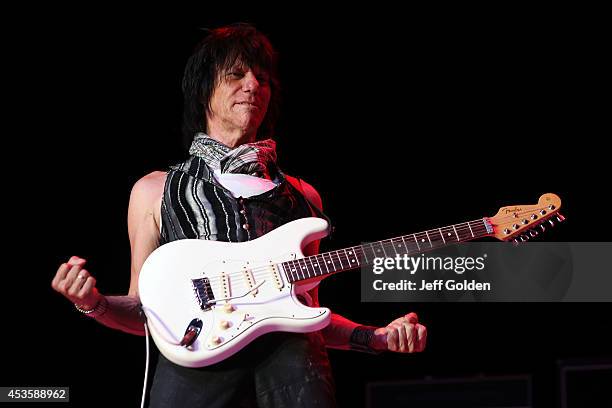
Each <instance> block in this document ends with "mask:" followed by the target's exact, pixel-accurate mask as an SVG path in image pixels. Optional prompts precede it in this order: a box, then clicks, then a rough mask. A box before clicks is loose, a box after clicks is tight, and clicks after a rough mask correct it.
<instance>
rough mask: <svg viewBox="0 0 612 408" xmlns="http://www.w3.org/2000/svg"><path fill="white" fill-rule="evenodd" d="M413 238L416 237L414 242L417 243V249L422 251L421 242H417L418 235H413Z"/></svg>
mask: <svg viewBox="0 0 612 408" xmlns="http://www.w3.org/2000/svg"><path fill="white" fill-rule="evenodd" d="M412 236H413V237H414V242H416V245H417V249H418V250H419V251H420V250H421V247H420V246H419V241H418V240H417V237H416V235H415V234H412Z"/></svg>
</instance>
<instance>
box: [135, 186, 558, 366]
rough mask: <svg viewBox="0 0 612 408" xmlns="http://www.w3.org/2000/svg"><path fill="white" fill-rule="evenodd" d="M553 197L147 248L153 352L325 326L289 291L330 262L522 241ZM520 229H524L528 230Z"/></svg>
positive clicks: (184, 356)
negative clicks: (385, 233)
mask: <svg viewBox="0 0 612 408" xmlns="http://www.w3.org/2000/svg"><path fill="white" fill-rule="evenodd" d="M560 206H561V200H560V199H559V197H558V196H556V195H555V194H544V195H542V196H541V197H540V199H539V201H538V204H536V205H515V206H509V207H502V208H501V209H500V210H499V212H498V213H497V215H496V216H494V217H490V218H489V217H485V218H482V219H478V220H475V221H469V222H465V223H461V224H455V225H451V226H448V227H442V228H436V229H432V230H428V231H424V232H420V233H415V234H410V235H405V236H401V237H397V238H393V239H387V240H384V241H378V242H373V243H370V244H365V245H360V246H355V247H351V248H346V249H340V250H337V251H331V252H326V253H323V254H319V255H313V256H309V257H304V255H303V253H302V250H303V248H304V247H305V246H306V245H307V244H308V243H310V242H312V241H314V240H317V239H321V238H323V237H324V236H326V235H327V229H328V224H327V222H326V221H325V220H323V219H320V218H302V219H299V220H295V221H292V222H290V223H287V224H285V225H283V226H281V227H279V228H277V229H275V230H273V231H271V232H270V233H268V234H266V235H264V236H262V237H259V238H257V239H255V240H252V241H248V242H241V243H227V242H219V241H206V240H198V239H184V240H178V241H173V242H170V243H168V244H166V245H163V246H161V247H159V248H157V249H156V250H155V251H153V252H152V253H151V255H149V257H148V258H147V260H146V261H145V263H144V265H143V267H142V270H141V272H140V279H139V291H140V300H141V302H142V308H143V311H144V313H145V315H146V317H147V325H148V327H149V330H150V333H151V336H152V337H153V340H154V341H155V344H156V345H157V347H158V348H159V350H160V351H161V353H162V354H163V355H164V356H165V357H166V358H168V359H169V360H170V361H172V362H174V363H176V364H179V365H181V366H185V367H203V366H207V365H211V364H214V363H217V362H219V361H221V360H224V359H226V358H228V357H229V356H231V355H233V354H235V353H236V352H238V351H239V350H240V349H242V348H243V347H245V346H246V345H247V344H249V343H250V342H251V341H253V340H254V339H256V338H257V337H259V336H261V335H263V334H265V333H269V332H272V331H286V332H297V333H306V332H311V331H316V330H320V329H322V328H324V327H325V326H326V325H327V324H328V323H329V321H330V316H331V313H330V311H329V309H326V308H322V307H308V306H305V305H304V304H302V303H301V302H300V301H299V300H298V298H297V295H298V294H300V293H303V292H305V291H308V290H310V289H312V288H313V287H315V286H316V285H317V284H318V283H319V281H321V280H322V279H324V278H325V277H327V276H328V275H330V274H332V273H336V272H341V271H347V270H351V269H355V268H359V267H361V266H362V265H364V264H368V263H370V262H371V261H372V259H374V258H375V257H384V256H391V257H395V255H396V254H408V255H415V254H418V253H421V252H424V251H428V250H432V249H436V248H440V247H442V246H446V245H449V244H455V243H458V242H463V241H469V240H473V239H477V238H482V237H487V236H491V237H495V238H498V239H500V240H504V241H506V240H511V239H514V240H515V241H518V240H521V241H524V240H526V239H528V238H529V236H535V234H537V231H536V230H535V229H534V227H536V226H540V228H541V229H542V230H544V228H545V227H544V222H545V221H546V222H548V223H551V224H552V223H553V222H554V221H553V220H552V219H551V217H553V216H555V217H556V219H557V220H558V221H562V220H563V216H562V215H561V214H558V210H559V208H560ZM527 231H529V232H528V234H526V232H527Z"/></svg>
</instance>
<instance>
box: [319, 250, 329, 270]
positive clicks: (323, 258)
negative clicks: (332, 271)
mask: <svg viewBox="0 0 612 408" xmlns="http://www.w3.org/2000/svg"><path fill="white" fill-rule="evenodd" d="M321 259H322V260H323V265H325V269H326V270H327V273H329V268H328V267H327V262H325V254H321Z"/></svg>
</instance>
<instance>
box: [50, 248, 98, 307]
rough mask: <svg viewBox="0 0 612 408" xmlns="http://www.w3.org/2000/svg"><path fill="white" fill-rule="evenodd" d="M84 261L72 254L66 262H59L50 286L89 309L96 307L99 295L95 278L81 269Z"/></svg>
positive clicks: (73, 301)
mask: <svg viewBox="0 0 612 408" xmlns="http://www.w3.org/2000/svg"><path fill="white" fill-rule="evenodd" d="M85 262H86V261H85V259H82V258H79V257H77V256H73V257H72V258H70V259H69V260H68V262H67V263H63V264H61V265H60V267H59V269H58V270H57V273H56V274H55V277H54V278H53V281H52V282H51V287H52V288H53V289H55V290H56V291H57V292H59V293H61V294H62V295H64V296H65V297H66V298H67V299H68V300H70V301H71V302H72V303H74V304H76V305H78V306H79V307H80V308H82V309H85V310H91V309H93V308H94V307H96V305H97V304H98V302H99V301H100V297H101V295H100V294H99V293H98V290H97V289H96V279H95V278H94V277H93V276H91V275H90V274H89V272H87V270H85V269H83V267H84V266H85Z"/></svg>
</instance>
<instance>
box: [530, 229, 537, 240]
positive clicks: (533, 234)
mask: <svg viewBox="0 0 612 408" xmlns="http://www.w3.org/2000/svg"><path fill="white" fill-rule="evenodd" d="M529 235H531V237H532V238H533V237H536V236H538V231H536V230H531V231H529Z"/></svg>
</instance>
